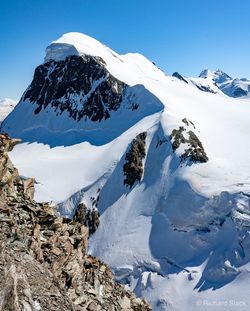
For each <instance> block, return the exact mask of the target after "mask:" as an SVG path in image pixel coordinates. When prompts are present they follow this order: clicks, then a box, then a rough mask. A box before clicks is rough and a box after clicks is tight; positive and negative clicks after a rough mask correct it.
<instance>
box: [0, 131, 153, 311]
mask: <svg viewBox="0 0 250 311" xmlns="http://www.w3.org/2000/svg"><path fill="white" fill-rule="evenodd" d="M18 142H19V141H18V140H11V139H10V138H9V137H8V136H7V135H5V134H0V185H1V188H0V223H1V226H0V246H1V248H0V310H3V311H7V310H15V311H20V310H22V311H36V310H45V311H46V310H50V311H52V310H57V311H58V310H61V311H64V310H65V311H66V310H67V311H68V310H72V311H78V310H79V311H84V310H86V311H91V310H93V311H94V310H95V311H98V310H117V311H118V310H119V311H120V310H124V311H125V310H127V311H128V310H135V311H140V310H143V311H144V310H145V311H146V310H151V308H150V307H149V305H148V304H147V303H146V302H145V301H144V300H140V299H138V298H136V297H135V296H134V294H132V293H131V292H129V291H127V290H125V288H124V287H123V286H122V285H119V284H116V283H115V282H114V279H113V276H112V273H111V271H110V269H109V268H108V266H107V265H106V264H104V263H102V262H101V261H100V260H98V259H97V258H95V257H92V256H89V255H87V253H86V248H87V244H88V236H89V229H88V228H87V227H86V226H85V225H84V224H82V223H81V222H79V221H78V219H77V217H75V219H74V220H71V219H67V218H61V217H58V215H57V212H56V208H55V207H51V206H50V205H48V204H47V203H36V202H35V201H34V200H33V195H34V179H26V180H24V179H22V178H21V177H20V176H19V174H18V171H17V169H16V168H14V167H13V165H12V163H11V161H10V159H9V157H8V152H9V151H10V150H11V149H12V148H13V147H14V145H15V144H17V143H18Z"/></svg>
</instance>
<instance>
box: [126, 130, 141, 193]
mask: <svg viewBox="0 0 250 311" xmlns="http://www.w3.org/2000/svg"><path fill="white" fill-rule="evenodd" d="M146 137H147V133H146V132H143V133H140V134H139V135H137V136H136V138H135V139H134V140H133V141H132V143H131V146H130V149H129V151H128V152H127V154H126V156H125V164H124V166H123V171H124V175H125V179H124V185H126V186H129V187H130V188H132V186H133V185H134V183H135V182H136V181H140V180H141V177H142V175H143V163H142V160H143V159H144V158H145V156H146V148H145V147H146Z"/></svg>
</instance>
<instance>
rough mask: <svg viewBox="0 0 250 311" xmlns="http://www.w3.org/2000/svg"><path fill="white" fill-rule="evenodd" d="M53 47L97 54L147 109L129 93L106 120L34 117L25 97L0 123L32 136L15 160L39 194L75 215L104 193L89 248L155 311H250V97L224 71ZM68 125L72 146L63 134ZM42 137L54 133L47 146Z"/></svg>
mask: <svg viewBox="0 0 250 311" xmlns="http://www.w3.org/2000/svg"><path fill="white" fill-rule="evenodd" d="M46 51H47V54H46V57H45V62H49V61H55V62H58V61H62V60H64V59H66V58H67V57H68V56H70V55H77V56H81V57H83V58H84V57H85V56H86V55H90V56H95V57H99V58H101V59H102V60H101V62H102V64H104V66H105V68H106V69H107V70H108V72H109V73H110V74H111V75H112V76H113V77H115V78H116V79H118V80H119V81H122V82H123V83H125V84H126V85H128V87H129V88H130V90H131V91H130V92H132V93H131V94H132V95H133V96H134V98H136V101H138V102H140V108H139V109H138V110H137V109H135V110H133V111H130V110H129V111H128V110H126V107H127V106H126V105H127V104H128V100H127V97H126V96H129V95H128V94H127V95H124V97H123V101H122V106H121V107H122V108H121V109H120V110H117V111H114V112H112V113H111V115H110V118H109V119H107V120H102V121H100V122H92V121H91V120H86V119H83V120H81V121H80V122H75V121H73V120H71V119H70V118H68V117H67V115H66V114H64V115H63V116H61V117H58V116H57V115H56V113H55V112H54V111H52V108H51V107H50V106H49V105H48V106H47V107H46V109H44V110H42V111H41V114H40V113H38V114H37V115H35V114H34V107H33V105H32V104H31V103H29V102H27V101H22V99H21V101H20V103H19V104H18V106H17V107H16V108H15V109H14V111H13V112H12V113H11V114H10V115H9V116H8V117H7V119H6V120H5V122H4V123H3V125H2V130H4V131H7V132H9V133H10V134H11V135H14V136H19V137H22V138H24V140H25V142H24V143H22V144H20V145H17V146H16V147H15V148H14V150H13V151H12V152H11V153H10V157H11V160H12V161H13V162H14V164H15V165H16V166H17V167H18V169H19V172H20V173H21V174H22V175H24V176H33V177H35V179H36V199H37V200H38V201H53V202H56V203H59V205H60V213H61V214H67V215H69V216H72V215H73V213H74V211H75V209H76V207H77V205H78V204H79V203H80V202H84V203H85V204H86V205H87V206H88V207H89V208H91V207H92V206H93V201H95V202H96V201H98V204H97V207H98V209H99V212H100V214H101V221H100V226H99V227H98V229H97V231H96V232H95V233H94V234H93V235H92V236H91V238H90V241H89V252H90V253H91V254H93V255H95V256H97V257H99V258H101V259H102V260H103V261H105V262H106V263H107V264H109V265H110V266H111V268H112V269H113V271H114V273H115V276H116V278H117V280H119V281H120V282H121V283H123V284H126V285H127V286H129V287H130V288H131V289H132V290H133V291H134V292H135V293H136V294H137V295H138V296H143V297H146V299H147V300H148V301H149V302H150V303H151V305H152V307H153V310H156V311H159V310H176V311H177V310H178V311H182V310H212V309H213V308H215V307H216V306H219V310H249V308H250V298H249V295H248V293H249V282H250V266H249V261H250V174H249V172H250V161H249V159H250V145H249V143H248V139H249V132H250V122H249V115H250V99H249V97H248V96H243V97H238V98H235V97H231V95H230V96H227V95H226V94H227V92H224V89H223V88H221V87H220V86H221V85H224V84H225V85H226V83H228V81H231V82H230V83H233V82H232V78H231V77H229V76H227V75H226V74H225V75H224V73H223V74H220V75H219V73H218V72H217V75H215V74H214V73H213V74H212V73H208V72H203V74H202V75H201V76H200V77H199V78H185V79H187V81H186V82H185V81H183V80H181V79H179V78H176V77H172V76H167V75H166V74H165V73H164V72H163V71H161V70H160V69H159V68H157V67H156V66H155V65H154V64H153V63H152V62H150V61H149V60H147V59H146V58H145V57H144V56H142V55H140V54H132V53H129V54H125V55H119V54H117V53H116V52H114V51H112V50H111V49H110V48H108V47H106V46H105V45H103V44H101V43H100V42H98V41H96V40H95V39H93V38H90V37H88V36H86V35H83V34H79V33H68V34H65V35H63V36H62V37H61V38H59V39H58V40H56V41H54V42H52V44H51V45H50V46H49V47H48V48H47V50H46ZM218 75H219V76H220V80H219V81H220V82H218V79H217V81H215V80H214V79H215V76H216V77H217V78H218ZM219 83H220V86H219V85H218V84H219ZM239 83H242V84H244V83H245V84H246V83H247V82H246V81H242V82H239ZM197 85H198V86H199V87H197ZM208 87H209V89H210V91H207V90H205V89H204V88H206V89H207V88H208ZM201 88H203V90H202V89H201ZM242 88H243V86H242ZM211 90H212V92H211ZM132 95H131V96H132ZM228 95H229V94H228ZM25 118H26V119H25ZM27 119H28V120H27ZM42 125H43V129H41V126H42ZM180 127H183V133H185V135H186V136H185V135H184V136H185V137H188V133H189V135H191V134H190V132H191V133H193V134H192V135H194V136H193V137H196V138H197V140H199V142H200V143H202V146H203V148H204V152H205V153H206V155H207V157H208V161H207V162H205V161H204V162H202V161H194V160H190V159H189V160H182V159H184V158H183V154H184V153H185V151H186V150H187V148H189V147H190V145H192V142H188V141H184V142H182V143H181V144H180V146H178V147H177V148H176V149H174V148H173V139H174V138H173V137H174V136H173V133H176V131H177V133H181V131H180V130H179V132H178V129H180ZM69 129H70V130H69ZM174 130H176V131H174ZM69 131H70V132H71V133H73V134H72V137H77V139H76V141H75V143H74V144H68V141H64V137H65V140H66V137H68V136H67V133H68V132H69ZM142 132H146V133H147V137H146V156H145V158H144V159H143V175H142V178H141V180H140V181H136V182H135V183H134V185H133V186H132V187H131V188H129V187H127V186H126V185H124V183H123V182H124V172H123V166H124V162H125V156H126V153H127V152H128V151H129V147H130V144H131V142H132V141H133V139H135V137H136V136H137V135H138V134H140V133H142ZM27 133H28V134H27ZM32 135H33V136H32ZM44 136H46V137H52V138H51V139H47V144H44V143H41V141H43V139H41V138H44ZM32 137H33V138H34V137H35V138H36V139H33V138H32ZM196 138H195V140H196ZM67 139H68V138H67ZM186 139H187V138H186ZM182 140H183V139H182ZM39 141H40V143H39ZM195 144H196V146H197V141H196V142H195Z"/></svg>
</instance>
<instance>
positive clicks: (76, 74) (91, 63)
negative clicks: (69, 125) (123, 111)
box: [23, 55, 125, 121]
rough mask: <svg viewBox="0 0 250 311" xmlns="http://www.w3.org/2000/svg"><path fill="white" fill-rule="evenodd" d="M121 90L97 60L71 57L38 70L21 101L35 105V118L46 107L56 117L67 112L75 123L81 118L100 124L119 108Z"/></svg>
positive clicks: (121, 85)
mask: <svg viewBox="0 0 250 311" xmlns="http://www.w3.org/2000/svg"><path fill="white" fill-rule="evenodd" d="M124 89H125V84H124V83H123V82H121V81H119V80H117V79H116V78H114V77H113V76H112V75H111V74H110V73H109V72H108V71H107V69H106V68H105V66H104V60H102V59H101V58H100V57H93V56H87V55H86V56H84V57H82V56H76V55H72V56H68V57H67V58H66V59H65V60H61V61H53V60H51V61H48V62H46V63H45V64H42V65H40V66H38V67H37V68H36V70H35V74H34V78H33V81H32V83H31V85H30V87H29V89H28V90H27V91H26V93H25V94H24V96H23V100H26V99H29V101H30V102H31V103H35V104H36V105H37V108H36V109H35V114H38V113H39V112H40V111H41V110H42V109H43V108H46V107H47V106H48V105H50V106H51V107H52V108H53V109H54V110H55V111H56V112H57V113H58V114H61V113H62V112H63V111H67V112H68V114H69V116H70V117H71V118H73V119H74V120H76V121H79V120H81V119H82V118H84V117H85V118H89V119H90V120H92V121H101V120H102V119H107V118H109V117H110V113H109V112H110V111H112V110H113V111H116V110H117V109H118V108H119V107H120V103H121V102H122V94H123V91H124Z"/></svg>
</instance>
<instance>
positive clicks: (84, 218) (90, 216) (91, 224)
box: [73, 203, 100, 234]
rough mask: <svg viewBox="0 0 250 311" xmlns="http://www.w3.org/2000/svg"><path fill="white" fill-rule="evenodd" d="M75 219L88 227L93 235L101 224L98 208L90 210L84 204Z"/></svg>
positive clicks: (76, 212)
mask: <svg viewBox="0 0 250 311" xmlns="http://www.w3.org/2000/svg"><path fill="white" fill-rule="evenodd" d="M73 219H74V220H76V221H78V222H80V223H81V224H83V225H84V226H86V227H88V228H89V233H90V234H92V233H94V232H95V231H96V229H97V227H98V226H99V224H100V213H99V211H98V209H97V208H93V209H91V210H89V209H87V206H86V205H85V204H84V203H80V204H79V205H78V207H77V209H76V211H75V215H74V217H73Z"/></svg>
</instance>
